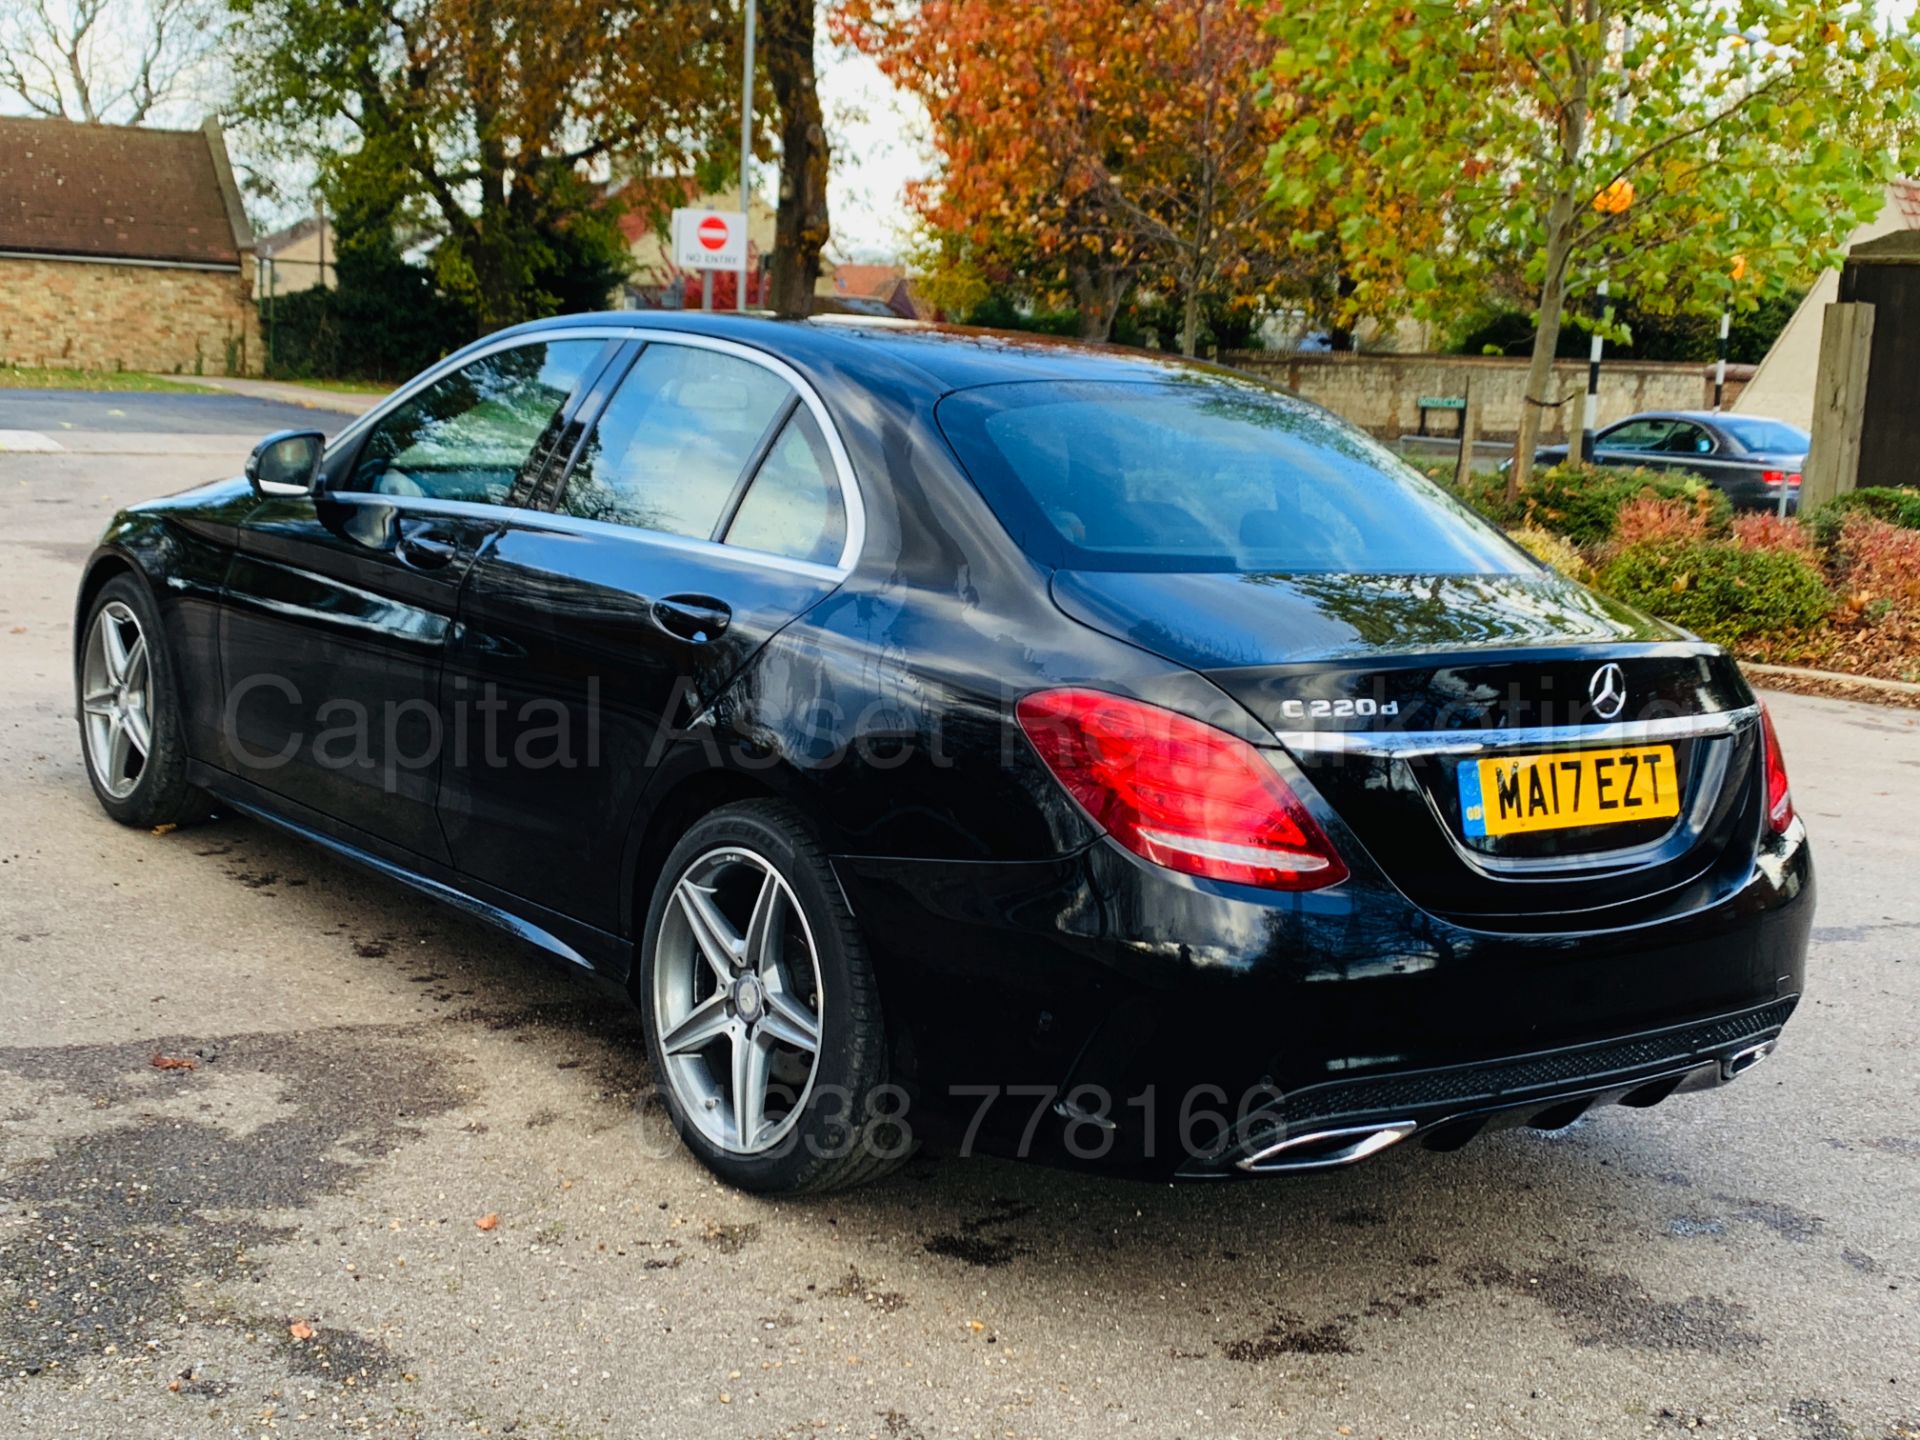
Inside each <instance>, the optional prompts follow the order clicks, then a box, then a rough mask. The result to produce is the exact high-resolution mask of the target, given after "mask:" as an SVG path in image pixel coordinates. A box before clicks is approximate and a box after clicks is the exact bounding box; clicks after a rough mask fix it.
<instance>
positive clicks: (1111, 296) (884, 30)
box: [831, 0, 1298, 354]
mask: <svg viewBox="0 0 1920 1440" xmlns="http://www.w3.org/2000/svg"><path fill="white" fill-rule="evenodd" d="M831 23H832V25H833V28H834V31H835V33H836V34H837V35H838V36H839V38H841V39H844V40H848V41H851V42H852V43H853V44H855V45H856V46H858V47H859V48H861V49H862V50H864V51H866V52H867V53H869V54H872V55H874V56H875V57H876V58H877V59H878V61H879V63H880V65H881V67H882V69H883V70H884V71H885V72H886V73H887V74H888V75H889V76H890V77H891V78H892V79H893V80H894V82H895V83H896V84H898V85H900V86H901V87H902V88H904V89H906V90H908V91H910V92H911V93H913V94H915V95H917V96H918V97H919V98H920V99H921V100H922V101H923V102H924V103H925V104H926V106H927V109H928V111H929V112H930V113H931V115H932V117H933V129H934V144H935V147H936V149H937V151H938V156H939V161H940V168H939V173H938V174H937V176H936V177H935V178H934V180H933V181H931V182H930V183H928V184H926V185H923V186H920V187H918V188H917V189H916V190H915V191H914V193H913V194H912V196H911V197H910V198H911V200H912V203H913V205H914V207H915V208H916V209H917V210H918V212H919V213H920V215H921V216H922V217H923V218H924V220H925V221H926V222H927V225H928V227H929V228H930V229H931V231H932V232H933V233H934V235H935V237H936V240H937V243H938V244H939V245H940V246H942V247H943V248H944V250H945V251H946V253H947V254H948V255H949V256H953V255H957V254H964V255H966V256H968V257H970V258H971V259H972V260H973V261H974V262H975V263H976V264H980V265H981V266H982V268H985V269H987V270H988V271H990V272H993V273H997V274H999V275H1003V276H1006V275H1011V276H1018V277H1020V278H1022V279H1025V280H1026V281H1028V282H1029V283H1030V284H1031V285H1033V287H1034V288H1036V289H1038V290H1041V291H1053V292H1067V293H1070V294H1071V295H1072V297H1073V300H1074V302H1075V304H1076V305H1077V306H1078V309H1079V313H1080V324H1081V331H1082V334H1083V335H1085V336H1087V337H1088V338H1092V339H1105V338H1106V337H1107V335H1108V334H1109V333H1110V331H1111V329H1112V325H1113V319H1114V313H1115V311H1116V310H1117V308H1118V307H1119V305H1120V303H1121V301H1122V300H1123V299H1124V298H1125V296H1126V295H1127V293H1128V292H1129V291H1130V290H1132V289H1133V288H1134V287H1136V286H1143V285H1144V286H1148V287H1151V288H1154V289H1157V290H1161V291H1166V292H1171V293H1174V294H1177V295H1178V296H1179V298H1180V301H1181V306H1182V324H1181V336H1180V340H1181V347H1182V349H1184V350H1185V351H1186V352H1187V353H1189V354H1191V353H1192V352H1193V350H1194V348H1195V346H1196V344H1197V341H1198V331H1199V316H1200V305H1201V302H1202V300H1203V299H1204V298H1205V297H1206V296H1207V295H1208V294H1209V293H1210V292H1217V291H1219V290H1220V289H1223V288H1230V289H1231V290H1232V292H1233V293H1234V294H1235V295H1236V296H1237V297H1241V298H1252V297H1256V296H1259V295H1261V294H1264V293H1268V292H1270V291H1271V290H1272V289H1274V288H1275V287H1276V286H1278V285H1280V284H1281V283H1283V282H1284V281H1288V280H1297V278H1298V275H1297V271H1298V264H1297V262H1296V260H1295V256H1294V252H1293V250H1292V247H1291V245H1290V238H1291V233H1290V231H1291V227H1289V226H1287V225H1285V224H1282V223H1280V218H1279V217H1278V216H1277V215H1276V213H1275V212H1274V211H1273V209H1272V208H1271V206H1270V205H1269V204H1268V201H1267V198H1266V190H1267V181H1266V177H1265V175H1264V174H1263V170H1262V166H1263V164H1264V163H1265V159H1266V155H1267V151H1268V148H1269V147H1270V146H1271V145H1272V144H1273V143H1274V141H1275V140H1276V139H1277V138H1278V134H1279V129H1280V128H1281V127H1283V126H1284V125H1285V123H1286V116H1285V114H1284V113H1283V112H1282V111H1280V110H1278V109H1276V108H1274V107H1272V106H1269V105H1265V104H1263V103H1261V100H1262V97H1261V94H1260V87H1261V84H1262V81H1261V78H1260V77H1261V75H1262V72H1263V71H1264V70H1265V69H1266V67H1267V66H1268V65H1269V64H1270V63H1271V61H1272V59H1273V56H1274V53H1275V43H1274V42H1273V41H1272V40H1271V39H1270V38H1269V37H1267V36H1266V35H1265V34H1264V33H1263V31H1262V28H1261V23H1260V18H1259V16H1258V14H1257V13H1256V11H1255V10H1254V9H1252V8H1250V7H1248V6H1247V5H1245V4H1243V3H1241V0H1059V3H1055V4H1052V5H1045V6H1040V5H1033V4H1030V3H1027V0H842V3H841V4H840V6H839V8H838V9H837V10H836V11H835V12H834V13H833V15H832V17H831Z"/></svg>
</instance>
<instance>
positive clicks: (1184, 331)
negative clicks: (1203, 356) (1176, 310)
mask: <svg viewBox="0 0 1920 1440" xmlns="http://www.w3.org/2000/svg"><path fill="white" fill-rule="evenodd" d="M1199 349H1200V286H1199V285H1198V284H1196V283H1192V282H1189V284H1188V285H1187V296H1186V301H1185V303H1184V304H1183V305H1182V307H1181V311H1180V353H1181V354H1182V355H1185V356H1187V357H1188V358H1189V359H1191V358H1192V357H1193V356H1194V355H1195V354H1196V353H1197V352H1198V351H1199Z"/></svg>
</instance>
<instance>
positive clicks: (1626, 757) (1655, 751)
mask: <svg viewBox="0 0 1920 1440" xmlns="http://www.w3.org/2000/svg"><path fill="white" fill-rule="evenodd" d="M1458 774H1459V777H1460V818H1461V824H1462V827H1463V828H1464V829H1465V830H1466V833H1467V834H1468V835H1469V836H1479V835H1517V834H1520V833H1522V832H1524V831H1528V830H1566V829H1570V828H1572V827H1573V826H1576V825H1620V824H1624V823H1626V822H1627V821H1630V820H1658V819H1662V818H1664V817H1669V816H1674V815H1678V814H1679V813H1680V785H1679V777H1678V776H1677V775H1676V774H1675V773H1674V768H1673V747H1672V746H1671V745H1637V746H1633V747H1631V748H1627V749H1620V750H1574V751H1568V752H1566V753H1564V754H1559V755H1517V756H1514V757H1512V758H1511V759H1501V760H1469V761H1467V762H1466V763H1465V764H1463V765H1461V767H1460V769H1459V771H1458Z"/></svg>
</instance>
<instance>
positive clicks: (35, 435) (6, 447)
mask: <svg viewBox="0 0 1920 1440" xmlns="http://www.w3.org/2000/svg"><path fill="white" fill-rule="evenodd" d="M66 448H67V447H66V446H64V445H62V444H61V443H60V442H59V441H57V440H49V439H48V438H47V437H46V436H45V435H42V434H41V433H40V432H39V431H38V430H0V452H4V451H15V452H20V451H27V452H31V453H33V454H36V455H46V454H52V453H54V452H56V451H60V450H64V449H66Z"/></svg>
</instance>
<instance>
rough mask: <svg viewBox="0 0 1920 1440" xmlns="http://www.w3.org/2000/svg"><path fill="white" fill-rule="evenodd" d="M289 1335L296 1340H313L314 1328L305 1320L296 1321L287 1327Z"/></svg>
mask: <svg viewBox="0 0 1920 1440" xmlns="http://www.w3.org/2000/svg"><path fill="white" fill-rule="evenodd" d="M287 1333H288V1334H289V1335H291V1336H293V1338H294V1339H296V1340H311V1339H312V1338H313V1326H311V1325H309V1324H307V1322H306V1321H304V1320H296V1321H294V1322H293V1323H292V1324H291V1325H289V1326H287Z"/></svg>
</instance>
